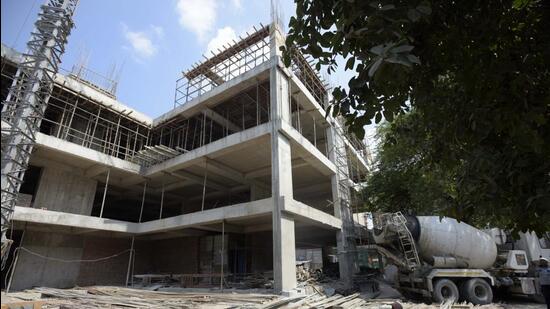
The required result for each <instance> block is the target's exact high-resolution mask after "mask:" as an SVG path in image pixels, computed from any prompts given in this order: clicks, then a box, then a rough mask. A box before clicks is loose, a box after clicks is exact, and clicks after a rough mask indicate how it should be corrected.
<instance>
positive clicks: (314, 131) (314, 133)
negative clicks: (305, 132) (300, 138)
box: [312, 116, 317, 148]
mask: <svg viewBox="0 0 550 309" xmlns="http://www.w3.org/2000/svg"><path fill="white" fill-rule="evenodd" d="M312 118H313V145H314V146H315V148H317V127H316V126H315V116H312Z"/></svg>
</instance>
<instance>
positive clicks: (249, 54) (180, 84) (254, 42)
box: [174, 26, 270, 107]
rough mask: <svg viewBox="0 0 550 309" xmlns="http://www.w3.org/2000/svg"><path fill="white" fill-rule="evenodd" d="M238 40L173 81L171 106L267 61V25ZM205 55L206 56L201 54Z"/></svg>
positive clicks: (194, 96) (189, 99) (182, 102)
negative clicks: (172, 101)
mask: <svg viewBox="0 0 550 309" xmlns="http://www.w3.org/2000/svg"><path fill="white" fill-rule="evenodd" d="M254 29H255V32H253V33H252V34H249V35H247V36H246V37H245V38H241V40H240V41H238V42H235V41H234V42H233V44H232V45H230V46H227V47H225V46H224V49H223V50H218V53H217V54H214V53H213V52H212V53H213V56H212V57H211V58H207V59H206V60H205V61H204V62H202V63H200V64H195V65H194V66H193V68H192V69H191V70H189V71H187V72H185V73H183V76H182V77H181V78H180V79H178V80H177V81H176V93H175V98H174V107H177V106H179V105H183V104H185V103H187V102H189V101H191V100H192V99H194V98H196V97H199V96H201V95H203V94H204V93H206V92H208V91H210V90H212V89H214V88H216V87H217V86H219V85H221V84H223V83H225V82H227V81H230V80H232V79H234V78H235V77H237V76H239V75H241V74H243V73H245V72H247V71H250V70H251V69H253V68H255V67H256V66H258V65H260V64H261V63H263V62H265V61H267V60H269V53H270V50H269V26H262V27H261V28H260V29H256V28H254ZM205 58H206V57H205Z"/></svg>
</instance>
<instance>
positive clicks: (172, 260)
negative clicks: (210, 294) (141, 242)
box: [152, 237, 199, 274]
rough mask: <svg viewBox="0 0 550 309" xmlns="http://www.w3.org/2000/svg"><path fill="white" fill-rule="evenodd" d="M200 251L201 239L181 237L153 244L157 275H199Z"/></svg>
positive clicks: (154, 265)
mask: <svg viewBox="0 0 550 309" xmlns="http://www.w3.org/2000/svg"><path fill="white" fill-rule="evenodd" d="M198 250H199V237H181V238H172V239H164V240H159V241H154V242H152V252H153V255H154V256H153V258H152V261H153V267H154V270H155V273H169V274H170V273H172V274H196V273H198V272H199V271H198V268H199V251H198Z"/></svg>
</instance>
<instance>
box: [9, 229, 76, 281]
mask: <svg viewBox="0 0 550 309" xmlns="http://www.w3.org/2000/svg"><path fill="white" fill-rule="evenodd" d="M82 244H83V240H82V237H81V236H76V235H69V234H57V233H47V232H46V233H45V232H41V231H40V232H39V231H29V230H27V231H26V232H25V235H24V239H23V247H25V248H27V249H29V250H31V251H33V252H36V253H38V254H40V255H43V256H47V257H50V258H59V259H64V260H79V259H81V258H82ZM79 271H80V263H63V262H58V261H53V260H49V259H45V258H42V257H38V256H35V255H32V254H30V253H28V252H26V251H22V250H20V251H19V260H18V262H17V266H16V268H15V273H14V276H13V279H12V285H11V290H12V291H17V290H22V289H28V288H31V287H33V286H49V287H57V288H70V287H73V286H75V285H76V282H77V277H78V273H79Z"/></svg>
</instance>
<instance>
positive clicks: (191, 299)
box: [2, 286, 280, 309]
mask: <svg viewBox="0 0 550 309" xmlns="http://www.w3.org/2000/svg"><path fill="white" fill-rule="evenodd" d="M26 292H29V295H36V294H37V293H40V295H41V298H42V299H41V301H43V302H44V306H43V307H42V308H51V309H53V308H59V309H61V308H82V309H88V308H174V309H175V308H206V307H208V308H235V307H238V308H260V307H261V306H262V305H264V304H266V303H269V302H272V301H273V300H277V299H278V298H280V297H279V296H277V295H272V294H259V293H254V294H251V293H246V294H242V293H235V292H231V293H220V292H213V291H205V292H203V291H196V290H193V291H192V292H164V291H149V290H141V289H131V288H122V287H112V286H95V287H87V288H73V289H54V288H45V287H40V288H35V289H32V290H28V291H26ZM35 297H36V296H35ZM2 298H4V297H2ZM22 300H24V301H31V300H28V299H22ZM14 302H15V301H14ZM5 305H6V306H8V305H9V304H5Z"/></svg>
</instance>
